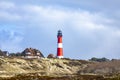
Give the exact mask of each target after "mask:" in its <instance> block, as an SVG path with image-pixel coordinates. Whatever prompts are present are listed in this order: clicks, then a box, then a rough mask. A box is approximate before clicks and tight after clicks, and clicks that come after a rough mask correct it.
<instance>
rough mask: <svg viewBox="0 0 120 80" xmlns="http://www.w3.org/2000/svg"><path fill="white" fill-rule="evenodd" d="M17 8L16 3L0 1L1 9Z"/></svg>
mask: <svg viewBox="0 0 120 80" xmlns="http://www.w3.org/2000/svg"><path fill="white" fill-rule="evenodd" d="M11 8H15V4H14V3H12V2H6V1H0V9H5V10H6V9H11Z"/></svg>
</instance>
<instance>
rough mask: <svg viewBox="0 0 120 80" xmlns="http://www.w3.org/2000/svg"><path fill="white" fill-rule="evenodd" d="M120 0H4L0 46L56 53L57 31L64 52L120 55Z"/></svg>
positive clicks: (70, 55)
mask: <svg viewBox="0 0 120 80" xmlns="http://www.w3.org/2000/svg"><path fill="white" fill-rule="evenodd" d="M119 3H120V1H119V0H99V1H98V0H19V1H18V0H0V49H2V50H7V51H9V52H22V51H23V50H24V49H25V48H27V47H33V48H37V49H39V50H40V51H41V52H42V53H43V54H44V55H45V56H47V55H48V54H49V53H53V54H55V55H56V52H57V51H56V50H57V31H58V30H59V29H61V30H62V32H63V48H64V56H65V57H68V58H74V59H90V58H91V57H106V58H110V59H111V58H117V59H119V58H120V23H119V22H120V16H119V14H120V9H119V7H120V6H119Z"/></svg>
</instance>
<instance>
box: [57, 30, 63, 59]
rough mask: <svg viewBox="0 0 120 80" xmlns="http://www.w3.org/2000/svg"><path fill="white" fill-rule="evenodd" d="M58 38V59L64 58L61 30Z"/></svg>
mask: <svg viewBox="0 0 120 80" xmlns="http://www.w3.org/2000/svg"><path fill="white" fill-rule="evenodd" d="M57 38H58V43H57V45H58V46H57V58H63V45H62V31H61V30H58V34H57Z"/></svg>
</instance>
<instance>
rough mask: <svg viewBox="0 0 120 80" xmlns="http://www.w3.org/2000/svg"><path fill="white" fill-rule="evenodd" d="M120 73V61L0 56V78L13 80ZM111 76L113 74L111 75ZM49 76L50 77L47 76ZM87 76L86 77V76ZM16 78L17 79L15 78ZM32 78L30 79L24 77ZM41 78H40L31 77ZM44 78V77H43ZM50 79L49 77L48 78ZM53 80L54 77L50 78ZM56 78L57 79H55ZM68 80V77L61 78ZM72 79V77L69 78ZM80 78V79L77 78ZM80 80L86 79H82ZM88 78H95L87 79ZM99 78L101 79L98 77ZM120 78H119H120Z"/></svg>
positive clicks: (102, 75) (101, 75) (100, 75)
mask: <svg viewBox="0 0 120 80" xmlns="http://www.w3.org/2000/svg"><path fill="white" fill-rule="evenodd" d="M119 73H120V61H119V60H115V61H109V62H90V61H84V60H70V59H48V58H42V59H25V58H0V77H1V79H0V80H2V79H3V80H4V79H5V80H6V78H7V79H8V80H13V79H10V78H13V77H16V76H17V78H20V79H18V80H22V79H21V77H19V76H22V77H24V78H25V76H29V77H27V78H30V77H33V78H34V77H35V76H36V77H35V78H37V77H41V76H42V77H43V76H49V77H63V78H64V77H65V76H67V77H68V76H69V77H74V76H78V77H80V76H81V75H82V77H83V75H87V76H88V77H90V75H92V76H94V77H96V78H97V77H99V78H100V77H101V78H103V77H104V76H106V75H107V76H109V75H112V77H113V75H118V74H119ZM96 75H99V76H96ZM110 77H111V76H110ZM47 78H48V77H47ZM85 78H86V77H85ZM14 80H15V79H14ZM24 80H30V79H24ZM31 80H39V79H31ZM42 80H44V79H42ZM46 80H48V79H46ZM49 80H52V79H49ZM54 80H55V79H54ZM61 80H67V79H61ZM68 80H72V79H68ZM77 80H79V79H77ZM80 80H84V78H83V79H80ZM86 80H93V78H91V79H86ZM98 80H99V79H98ZM118 80H119V79H118Z"/></svg>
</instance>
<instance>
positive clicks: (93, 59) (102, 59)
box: [89, 57, 110, 62]
mask: <svg viewBox="0 0 120 80" xmlns="http://www.w3.org/2000/svg"><path fill="white" fill-rule="evenodd" d="M89 61H95V62H106V61H110V60H109V59H107V58H105V57H103V58H96V57H93V58H91V59H89Z"/></svg>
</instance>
